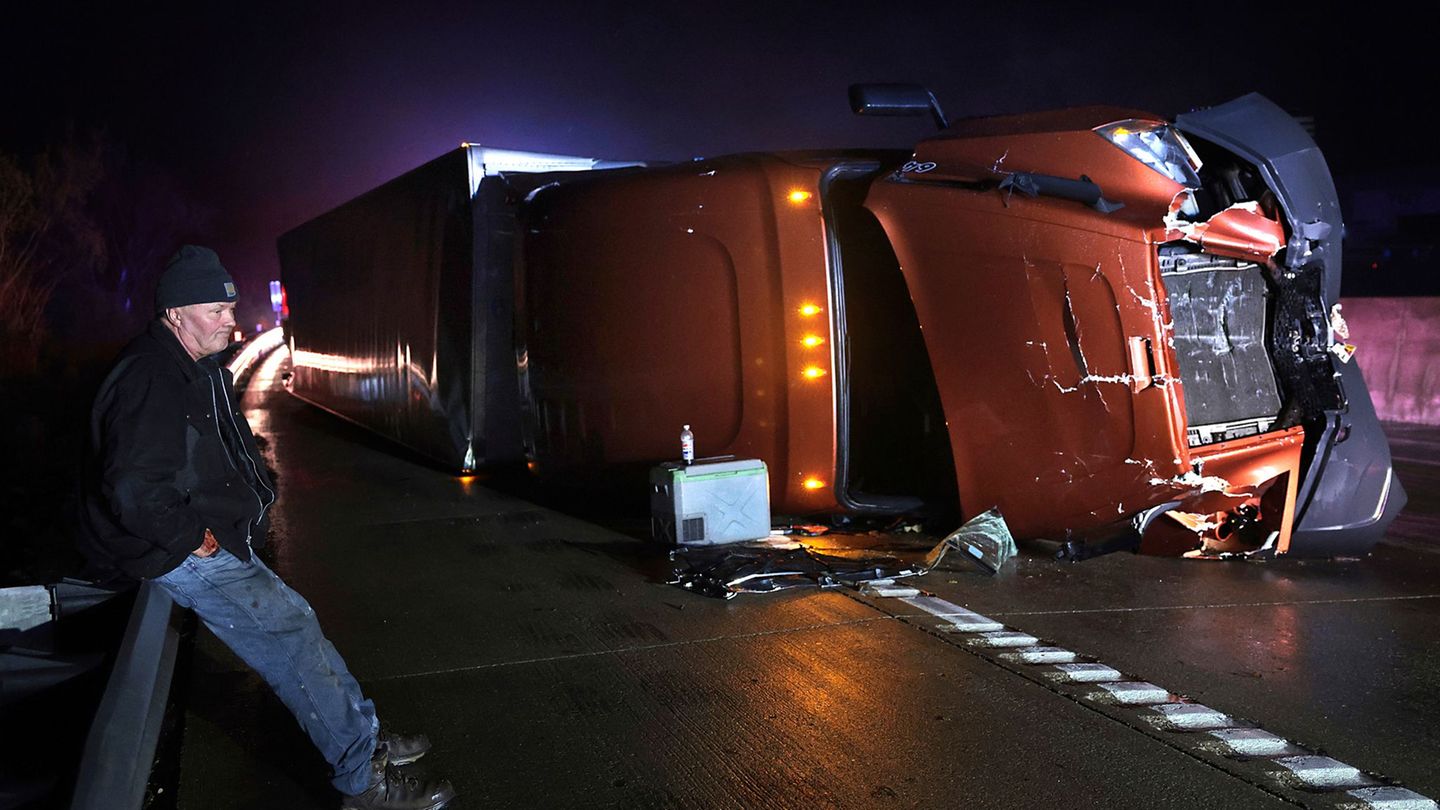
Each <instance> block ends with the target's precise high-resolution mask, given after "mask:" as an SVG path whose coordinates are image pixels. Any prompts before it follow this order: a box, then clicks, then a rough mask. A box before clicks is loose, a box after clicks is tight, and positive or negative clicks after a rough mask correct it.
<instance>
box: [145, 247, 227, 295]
mask: <svg viewBox="0 0 1440 810" xmlns="http://www.w3.org/2000/svg"><path fill="white" fill-rule="evenodd" d="M234 300H235V279H233V278H231V277H230V274H229V273H227V272H226V271H225V267H224V266H223V265H221V264H220V257H219V256H216V255H215V251H213V250H211V249H210V248H206V247H199V246H198V245H186V246H184V247H182V248H180V249H179V250H177V251H175V255H174V256H171V257H170V261H169V262H167V263H166V264H165V272H163V273H161V274H160V286H158V287H156V288H155V311H156V312H164V311H165V310H167V309H169V308H171V307H183V306H188V305H190V304H209V303H213V302H216V301H234Z"/></svg>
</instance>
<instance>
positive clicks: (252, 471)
mask: <svg viewBox="0 0 1440 810" xmlns="http://www.w3.org/2000/svg"><path fill="white" fill-rule="evenodd" d="M205 382H207V383H209V384H210V407H211V408H213V409H214V412H215V435H216V436H218V437H219V439H220V449H221V450H222V451H223V452H224V453H225V460H226V461H227V462H228V463H229V464H230V469H232V470H234V471H236V472H239V471H240V468H239V466H237V465H236V464H235V459H234V458H233V457H232V456H231V455H230V448H229V447H227V446H226V444H225V434H224V433H222V432H221V430H220V401H219V399H218V398H217V397H216V395H215V378H214V377H212V376H211V375H210V370H209V369H205ZM225 415H226V416H227V417H228V418H229V419H230V426H231V427H233V428H234V429H235V437H236V438H237V439H240V449H241V450H245V440H244V438H242V437H241V436H240V426H239V425H237V424H235V414H234V412H232V411H231V410H230V407H229V397H226V407H225ZM243 455H244V456H245V463H246V464H249V465H250V474H251V475H253V476H254V477H255V483H257V484H260V486H261V487H263V488H264V489H265V491H266V492H267V493H268V494H269V495H270V503H266V502H265V499H264V498H262V497H260V493H259V492H258V491H257V490H256V489H255V488H254V487H252V486H250V485H249V483H248V482H247V483H246V485H245V486H246V487H247V488H248V489H249V490H250V494H251V495H254V496H255V502H256V503H257V504H259V505H260V514H259V516H257V517H256V518H255V523H256V524H257V525H258V524H259V523H260V521H262V520H264V519H265V511H266V510H267V509H269V508H270V504H273V503H275V493H274V492H273V491H272V490H271V489H270V488H269V487H266V486H265V485H264V484H263V483H261V481H260V472H259V470H257V469H256V468H255V460H254V459H252V458H250V453H249V452H245V453H243ZM245 547H246V548H248V549H250V552H251V553H252V554H253V553H254V552H255V547H254V546H252V545H251V544H250V526H249V524H246V526H245Z"/></svg>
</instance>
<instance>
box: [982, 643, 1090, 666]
mask: <svg viewBox="0 0 1440 810" xmlns="http://www.w3.org/2000/svg"><path fill="white" fill-rule="evenodd" d="M1000 657H1001V658H1004V659H1005V660H1007V661H1019V662H1020V663H1022V664H1068V663H1070V662H1072V661H1074V660H1075V659H1076V658H1079V657H1080V656H1079V655H1078V654H1076V653H1074V652H1072V651H1070V650H1067V649H1065V648H1063V647H1021V648H1020V649H1018V650H1016V651H1015V652H1007V653H1001V654H1000Z"/></svg>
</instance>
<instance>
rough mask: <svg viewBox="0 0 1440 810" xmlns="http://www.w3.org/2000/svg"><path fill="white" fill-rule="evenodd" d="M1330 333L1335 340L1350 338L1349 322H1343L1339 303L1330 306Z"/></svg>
mask: <svg viewBox="0 0 1440 810" xmlns="http://www.w3.org/2000/svg"><path fill="white" fill-rule="evenodd" d="M1330 334H1332V335H1334V336H1335V339H1336V340H1349V339H1350V324H1348V323H1346V322H1345V316H1344V315H1341V314H1340V305H1339V304H1336V305H1334V306H1332V307H1330Z"/></svg>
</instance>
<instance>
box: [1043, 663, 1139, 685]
mask: <svg viewBox="0 0 1440 810" xmlns="http://www.w3.org/2000/svg"><path fill="white" fill-rule="evenodd" d="M1045 674H1046V675H1048V676H1049V677H1051V678H1053V679H1055V680H1060V681H1066V682H1069V683H1099V682H1101V681H1118V680H1120V679H1121V678H1123V677H1125V676H1124V675H1121V674H1120V670H1118V669H1115V668H1114V667H1107V666H1105V665H1104V664H1057V665H1056V666H1055V671H1054V672H1047V673H1045Z"/></svg>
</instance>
